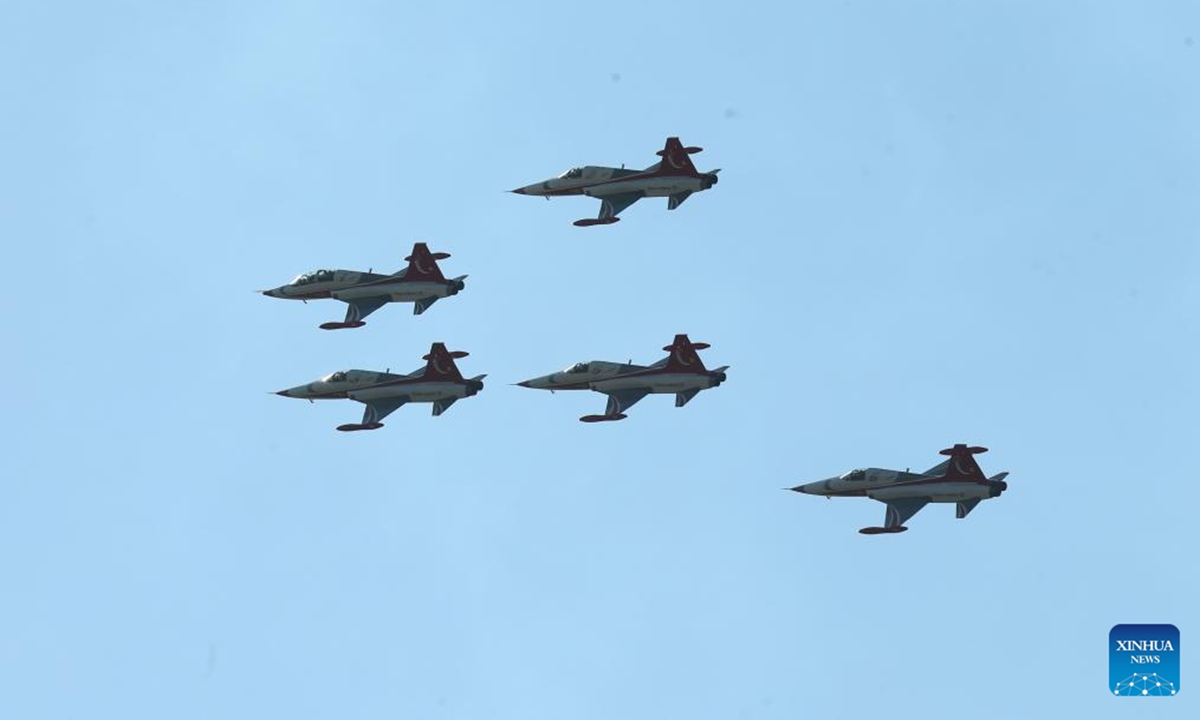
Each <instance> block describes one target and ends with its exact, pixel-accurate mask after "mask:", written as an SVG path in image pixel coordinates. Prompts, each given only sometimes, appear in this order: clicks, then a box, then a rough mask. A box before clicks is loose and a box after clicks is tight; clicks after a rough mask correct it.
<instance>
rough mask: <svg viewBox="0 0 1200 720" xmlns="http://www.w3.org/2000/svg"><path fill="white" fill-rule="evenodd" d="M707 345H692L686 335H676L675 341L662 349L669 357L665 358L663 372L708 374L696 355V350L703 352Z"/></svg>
mask: <svg viewBox="0 0 1200 720" xmlns="http://www.w3.org/2000/svg"><path fill="white" fill-rule="evenodd" d="M707 348H708V343H694V342H692V341H691V340H688V336H687V335H676V336H675V341H674V342H672V343H671V344H670V345H668V346H666V347H664V348H663V350H666V351H667V352H669V353H671V355H670V356H669V357H668V358H667V364H666V366H665V367H664V369H665V370H669V371H671V372H685V373H702V372H708V368H706V367H704V362H703V361H702V360H701V359H700V356H699V355H698V354H696V351H697V350H705V349H707Z"/></svg>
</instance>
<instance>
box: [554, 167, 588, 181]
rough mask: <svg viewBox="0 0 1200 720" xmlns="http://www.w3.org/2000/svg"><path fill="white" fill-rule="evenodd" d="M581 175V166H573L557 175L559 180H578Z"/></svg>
mask: <svg viewBox="0 0 1200 720" xmlns="http://www.w3.org/2000/svg"><path fill="white" fill-rule="evenodd" d="M581 177H583V168H581V167H573V168H571V169H570V170H568V171H566V172H565V173H563V174H562V175H559V176H558V179H559V180H578V179H579V178H581Z"/></svg>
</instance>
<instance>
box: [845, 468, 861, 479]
mask: <svg viewBox="0 0 1200 720" xmlns="http://www.w3.org/2000/svg"><path fill="white" fill-rule="evenodd" d="M866 478H867V471H866V470H862V469H858V470H851V471H850V472H848V473H846V474H845V475H843V476H842V478H841V479H842V480H865V479H866Z"/></svg>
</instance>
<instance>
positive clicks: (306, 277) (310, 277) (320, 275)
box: [292, 270, 333, 285]
mask: <svg viewBox="0 0 1200 720" xmlns="http://www.w3.org/2000/svg"><path fill="white" fill-rule="evenodd" d="M330 280H333V271H332V270H313V271H312V272H310V273H304V274H303V275H297V276H296V279H295V280H292V284H293V285H309V284H311V283H319V282H329V281H330Z"/></svg>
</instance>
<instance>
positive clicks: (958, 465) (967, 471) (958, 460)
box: [954, 455, 971, 475]
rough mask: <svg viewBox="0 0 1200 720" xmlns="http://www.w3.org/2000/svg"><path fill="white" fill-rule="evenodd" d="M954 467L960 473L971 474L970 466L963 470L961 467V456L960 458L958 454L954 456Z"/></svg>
mask: <svg viewBox="0 0 1200 720" xmlns="http://www.w3.org/2000/svg"><path fill="white" fill-rule="evenodd" d="M954 469H955V470H957V471H959V472H960V473H962V474H963V475H970V474H971V469H970V467H968V468H967V469H965V470H964V469H963V458H962V456H961V455H960V456H958V457H956V458H954Z"/></svg>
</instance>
